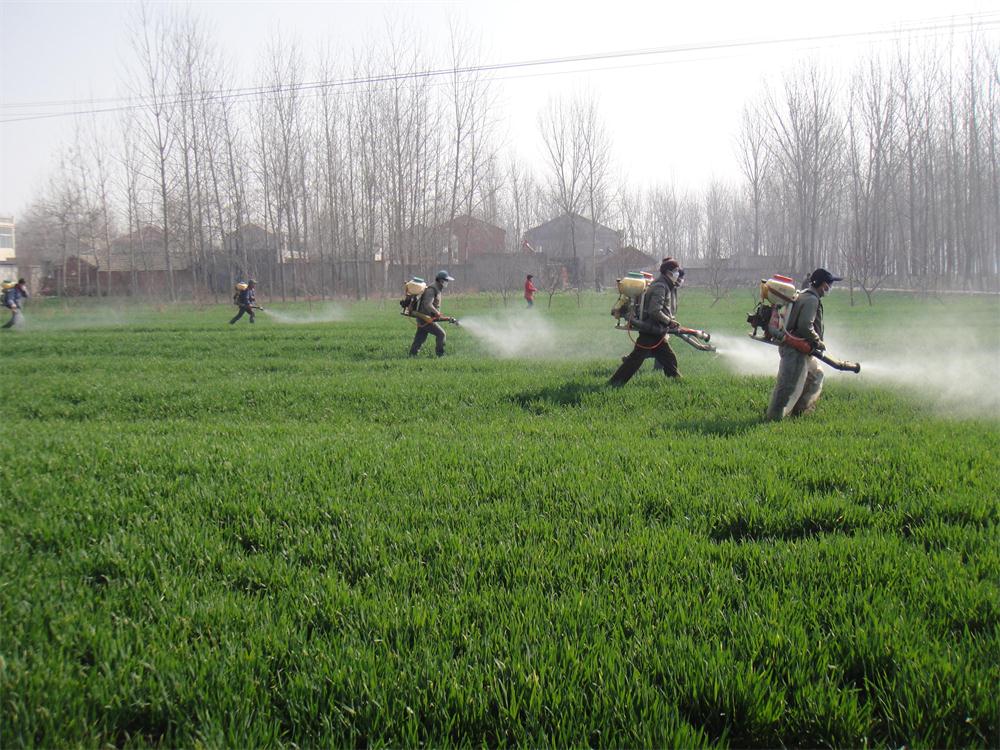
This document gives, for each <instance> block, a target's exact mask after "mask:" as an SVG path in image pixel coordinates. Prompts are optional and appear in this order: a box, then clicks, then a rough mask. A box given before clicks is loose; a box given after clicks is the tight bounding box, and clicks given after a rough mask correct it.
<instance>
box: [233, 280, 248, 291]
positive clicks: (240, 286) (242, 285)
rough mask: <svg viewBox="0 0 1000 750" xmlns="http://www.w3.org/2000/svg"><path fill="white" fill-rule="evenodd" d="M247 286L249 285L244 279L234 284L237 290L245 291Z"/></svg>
mask: <svg viewBox="0 0 1000 750" xmlns="http://www.w3.org/2000/svg"><path fill="white" fill-rule="evenodd" d="M249 286H250V285H249V284H247V283H246V282H245V281H241V282H240V283H239V284H237V285H236V291H237V292H242V291H245V290H246V289H247V287H249Z"/></svg>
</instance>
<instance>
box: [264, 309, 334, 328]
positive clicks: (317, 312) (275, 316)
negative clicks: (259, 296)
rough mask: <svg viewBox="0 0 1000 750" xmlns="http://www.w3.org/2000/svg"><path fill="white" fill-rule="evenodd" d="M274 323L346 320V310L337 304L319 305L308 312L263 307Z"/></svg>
mask: <svg viewBox="0 0 1000 750" xmlns="http://www.w3.org/2000/svg"><path fill="white" fill-rule="evenodd" d="M262 312H263V313H264V314H265V315H267V316H268V317H270V318H271V319H272V320H273V321H274V322H275V323H282V324H285V325H301V324H304V323H340V322H343V321H345V320H347V312H346V311H345V310H343V309H342V308H340V307H338V306H337V305H333V304H327V305H320V306H318V307H316V308H315V309H313V310H310V311H308V312H281V311H279V310H272V309H271V308H265V309H264V310H263V311H262Z"/></svg>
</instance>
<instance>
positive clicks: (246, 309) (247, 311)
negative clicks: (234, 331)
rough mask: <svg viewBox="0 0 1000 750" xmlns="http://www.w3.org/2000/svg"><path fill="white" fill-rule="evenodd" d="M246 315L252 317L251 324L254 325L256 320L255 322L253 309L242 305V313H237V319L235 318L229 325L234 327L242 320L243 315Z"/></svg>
mask: <svg viewBox="0 0 1000 750" xmlns="http://www.w3.org/2000/svg"><path fill="white" fill-rule="evenodd" d="M244 313H245V314H247V315H249V316H250V322H251V323H253V322H254V320H253V308H252V307H250V305H240V311H239V312H238V313H236V317H235V318H233V319H232V320H230V321H229V325H232V324H233V323H235V322H236V321H237V320H239V319H240V318H242V317H243V315H244Z"/></svg>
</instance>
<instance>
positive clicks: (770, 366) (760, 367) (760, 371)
mask: <svg viewBox="0 0 1000 750" xmlns="http://www.w3.org/2000/svg"><path fill="white" fill-rule="evenodd" d="M712 344H714V345H715V348H716V349H717V350H718V352H719V357H720V358H721V359H722V361H723V363H725V365H726V367H728V368H729V369H730V370H732V371H733V372H735V373H737V374H739V375H774V374H775V373H777V372H778V347H776V346H772V345H771V344H764V343H761V342H760V341H752V340H751V339H750V337H749V336H744V337H742V338H741V337H739V336H730V335H726V334H712Z"/></svg>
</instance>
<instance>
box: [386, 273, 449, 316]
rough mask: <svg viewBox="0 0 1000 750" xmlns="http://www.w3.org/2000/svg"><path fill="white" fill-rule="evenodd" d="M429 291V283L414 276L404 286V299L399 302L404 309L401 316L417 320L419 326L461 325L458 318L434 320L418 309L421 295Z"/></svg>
mask: <svg viewBox="0 0 1000 750" xmlns="http://www.w3.org/2000/svg"><path fill="white" fill-rule="evenodd" d="M426 289H427V282H426V281H424V280H423V279H422V278H420V277H419V276H414V277H413V278H411V279H410V280H409V281H407V282H406V283H405V284H403V299H401V300H400V301H399V306H400V307H401V308H403V309H402V310H400V312H399V314H400V315H404V316H406V317H408V318H416V319H417V325H427V324H428V323H451V324H452V325H454V326H457V325H461V324H460V323H459V322H458V318H449V317H444V316H442V317H440V318H432V317H431V316H430V315H425V314H424V313H422V312H420V310H419V309H418V308H419V307H420V295H422V294H423V293H424V291H426Z"/></svg>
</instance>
